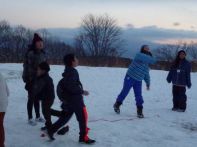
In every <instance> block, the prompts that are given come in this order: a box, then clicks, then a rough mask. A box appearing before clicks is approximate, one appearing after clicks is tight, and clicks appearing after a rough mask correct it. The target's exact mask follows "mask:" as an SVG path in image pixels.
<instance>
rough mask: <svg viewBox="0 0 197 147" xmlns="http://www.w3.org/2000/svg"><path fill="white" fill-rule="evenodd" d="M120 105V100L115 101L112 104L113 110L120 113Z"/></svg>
mask: <svg viewBox="0 0 197 147" xmlns="http://www.w3.org/2000/svg"><path fill="white" fill-rule="evenodd" d="M121 105H122V103H121V102H118V101H116V103H115V104H114V111H115V112H116V113H117V114H120V106H121Z"/></svg>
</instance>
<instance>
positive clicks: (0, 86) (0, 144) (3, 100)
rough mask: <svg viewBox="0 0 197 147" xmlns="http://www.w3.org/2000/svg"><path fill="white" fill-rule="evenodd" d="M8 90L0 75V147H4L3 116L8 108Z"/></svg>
mask: <svg viewBox="0 0 197 147" xmlns="http://www.w3.org/2000/svg"><path fill="white" fill-rule="evenodd" d="M8 96H9V90H8V87H7V84H6V81H5V79H4V77H3V76H2V75H1V74H0V147H5V145H4V142H5V131H4V125H3V122H4V116H5V112H6V109H7V106H8Z"/></svg>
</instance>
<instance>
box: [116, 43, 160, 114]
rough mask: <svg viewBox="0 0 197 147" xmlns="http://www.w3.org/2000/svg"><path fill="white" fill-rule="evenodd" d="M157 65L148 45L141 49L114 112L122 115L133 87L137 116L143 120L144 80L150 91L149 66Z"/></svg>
mask: <svg viewBox="0 0 197 147" xmlns="http://www.w3.org/2000/svg"><path fill="white" fill-rule="evenodd" d="M154 63H156V59H155V58H153V57H152V54H151V52H150V49H149V46H148V45H143V46H142V47H141V51H140V53H137V54H136V56H135V58H134V60H133V61H132V63H131V65H130V66H129V69H128V71H127V73H126V76H125V79H124V84H123V89H122V91H121V93H120V94H119V95H118V98H117V99H116V102H115V104H114V111H115V112H116V113H117V114H120V106H121V105H122V103H123V101H124V99H125V98H126V96H127V95H128V93H129V91H130V89H131V88H132V87H133V90H134V94H135V100H136V106H137V116H138V117H139V118H143V117H144V115H143V103H144V100H143V97H142V80H144V81H145V82H146V87H147V90H149V89H150V75H149V64H154Z"/></svg>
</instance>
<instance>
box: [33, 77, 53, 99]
mask: <svg viewBox="0 0 197 147" xmlns="http://www.w3.org/2000/svg"><path fill="white" fill-rule="evenodd" d="M32 93H33V96H34V97H37V98H39V99H40V100H54V99H55V91H54V85H53V80H52V78H51V77H50V76H49V74H48V73H46V74H44V75H42V76H40V77H37V78H36V80H35V82H34V86H33V89H32Z"/></svg>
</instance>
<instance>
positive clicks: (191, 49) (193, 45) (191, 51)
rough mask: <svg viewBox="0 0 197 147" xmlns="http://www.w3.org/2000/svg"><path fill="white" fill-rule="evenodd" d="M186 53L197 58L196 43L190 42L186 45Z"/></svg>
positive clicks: (194, 58)
mask: <svg viewBox="0 0 197 147" xmlns="http://www.w3.org/2000/svg"><path fill="white" fill-rule="evenodd" d="M188 53H189V55H190V56H191V57H192V59H193V60H197V44H196V43H191V44H190V45H189V46H188Z"/></svg>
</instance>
